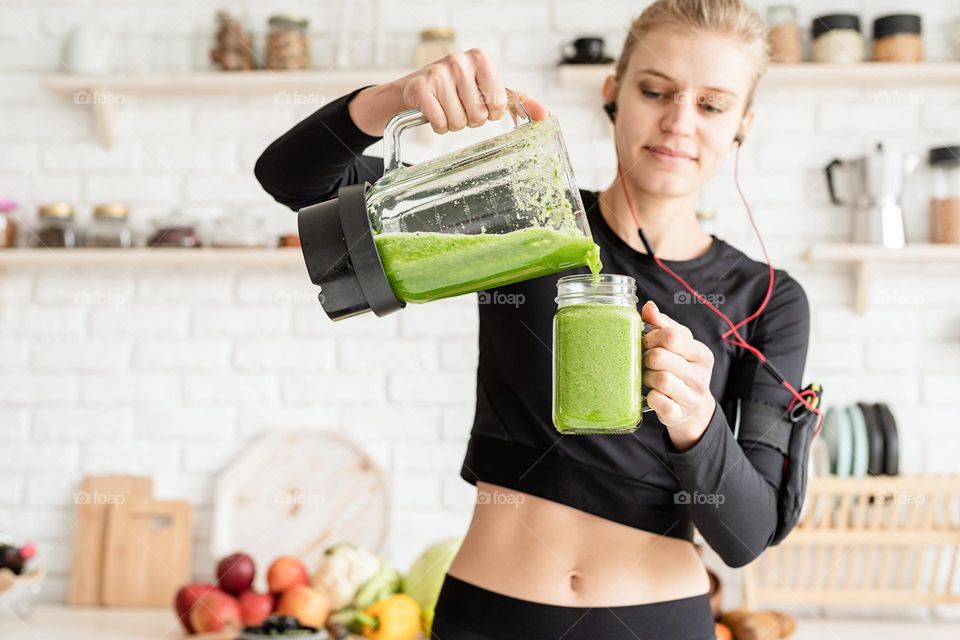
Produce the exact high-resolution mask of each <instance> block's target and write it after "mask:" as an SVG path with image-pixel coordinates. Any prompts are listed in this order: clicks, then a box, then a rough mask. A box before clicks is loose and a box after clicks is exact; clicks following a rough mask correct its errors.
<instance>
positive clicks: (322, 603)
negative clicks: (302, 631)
mask: <svg viewBox="0 0 960 640" xmlns="http://www.w3.org/2000/svg"><path fill="white" fill-rule="evenodd" d="M277 613H282V614H283V615H287V616H294V617H296V618H297V619H298V620H299V621H300V623H301V624H305V625H307V626H310V627H322V626H323V625H325V624H326V623H327V616H328V615H329V614H330V603H329V602H328V601H327V598H326V596H324V595H323V594H322V593H320V592H319V591H317V590H316V589H314V588H312V587H308V586H306V585H303V584H298V585H294V586H292V587H290V588H289V589H287V590H286V591H284V592H283V595H282V596H280V605H279V606H278V607H277Z"/></svg>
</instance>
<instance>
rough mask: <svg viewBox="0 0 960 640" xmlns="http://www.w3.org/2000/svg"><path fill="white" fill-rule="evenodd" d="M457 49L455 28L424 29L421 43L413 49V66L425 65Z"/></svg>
mask: <svg viewBox="0 0 960 640" xmlns="http://www.w3.org/2000/svg"><path fill="white" fill-rule="evenodd" d="M456 50H457V45H456V42H455V41H454V35H453V29H447V28H445V27H438V28H434V29H424V30H423V31H421V32H420V43H419V44H418V45H417V46H416V47H415V48H414V49H413V68H414V69H420V68H421V67H425V66H427V65H428V64H430V63H431V62H435V61H437V60H439V59H440V58H442V57H443V56H445V55H447V54H448V53H453V52H454V51H456Z"/></svg>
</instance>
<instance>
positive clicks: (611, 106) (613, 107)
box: [603, 102, 747, 145]
mask: <svg viewBox="0 0 960 640" xmlns="http://www.w3.org/2000/svg"><path fill="white" fill-rule="evenodd" d="M603 110H604V111H606V112H607V117H608V118H610V122H616V120H617V103H616V102H607V103H605V104H604V105H603ZM746 137H747V134H746V133H744V132H743V129H741V130H740V131H737V135H735V136H734V137H733V141H734V142H736V143H737V144H738V145H743V141H744V139H745V138H746Z"/></svg>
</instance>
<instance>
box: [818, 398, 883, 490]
mask: <svg viewBox="0 0 960 640" xmlns="http://www.w3.org/2000/svg"><path fill="white" fill-rule="evenodd" d="M820 436H821V437H819V438H817V440H816V442H814V446H813V450H812V452H811V465H812V467H813V472H814V474H815V475H831V474H832V475H835V476H839V477H854V478H861V477H863V476H867V475H871V476H883V475H886V476H895V475H897V474H898V473H899V470H900V447H899V437H898V432H897V422H896V420H895V419H894V417H893V412H892V411H890V407H888V406H887V405H886V404H885V403H883V402H879V403H874V404H869V403H865V402H858V403H856V404H851V405H848V406H846V407H831V408H830V409H829V410H827V415H826V417H825V418H824V421H823V428H822V430H821V433H820Z"/></svg>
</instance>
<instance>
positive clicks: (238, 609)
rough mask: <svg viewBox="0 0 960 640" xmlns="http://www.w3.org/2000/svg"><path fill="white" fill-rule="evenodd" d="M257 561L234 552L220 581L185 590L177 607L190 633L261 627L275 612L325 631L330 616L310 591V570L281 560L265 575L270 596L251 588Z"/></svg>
mask: <svg viewBox="0 0 960 640" xmlns="http://www.w3.org/2000/svg"><path fill="white" fill-rule="evenodd" d="M255 575H256V567H255V566H254V563H253V558H251V557H250V556H248V555H247V554H245V553H234V554H232V555H229V556H227V557H226V558H223V559H222V560H220V562H219V563H217V582H216V584H211V583H198V584H187V585H184V586H183V587H182V588H181V589H180V591H178V592H177V597H176V600H175V602H174V608H175V609H176V612H177V617H179V618H180V622H181V623H182V624H183V627H184V629H186V631H187V632H188V633H205V632H208V631H222V630H224V629H240V628H241V627H243V626H255V625H260V624H262V623H263V621H264V620H266V619H267V617H268V616H269V615H270V614H271V613H279V614H283V615H290V616H295V617H296V618H297V619H298V620H299V621H300V622H301V623H302V624H304V625H309V626H315V627H322V626H323V624H324V623H325V622H326V620H327V614H328V613H329V611H330V607H329V604H328V602H327V599H326V598H325V597H324V595H323V594H322V593H320V592H319V591H317V590H315V589H313V588H311V587H310V586H309V583H310V579H309V576H308V575H307V568H306V567H304V566H303V563H302V562H300V560H298V559H297V558H292V557H289V556H283V557H280V558H277V559H276V560H274V561H273V564H271V565H270V568H269V569H268V571H267V585H268V586H269V589H270V592H269V593H258V592H257V591H255V590H254V589H253V578H254V576H255Z"/></svg>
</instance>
